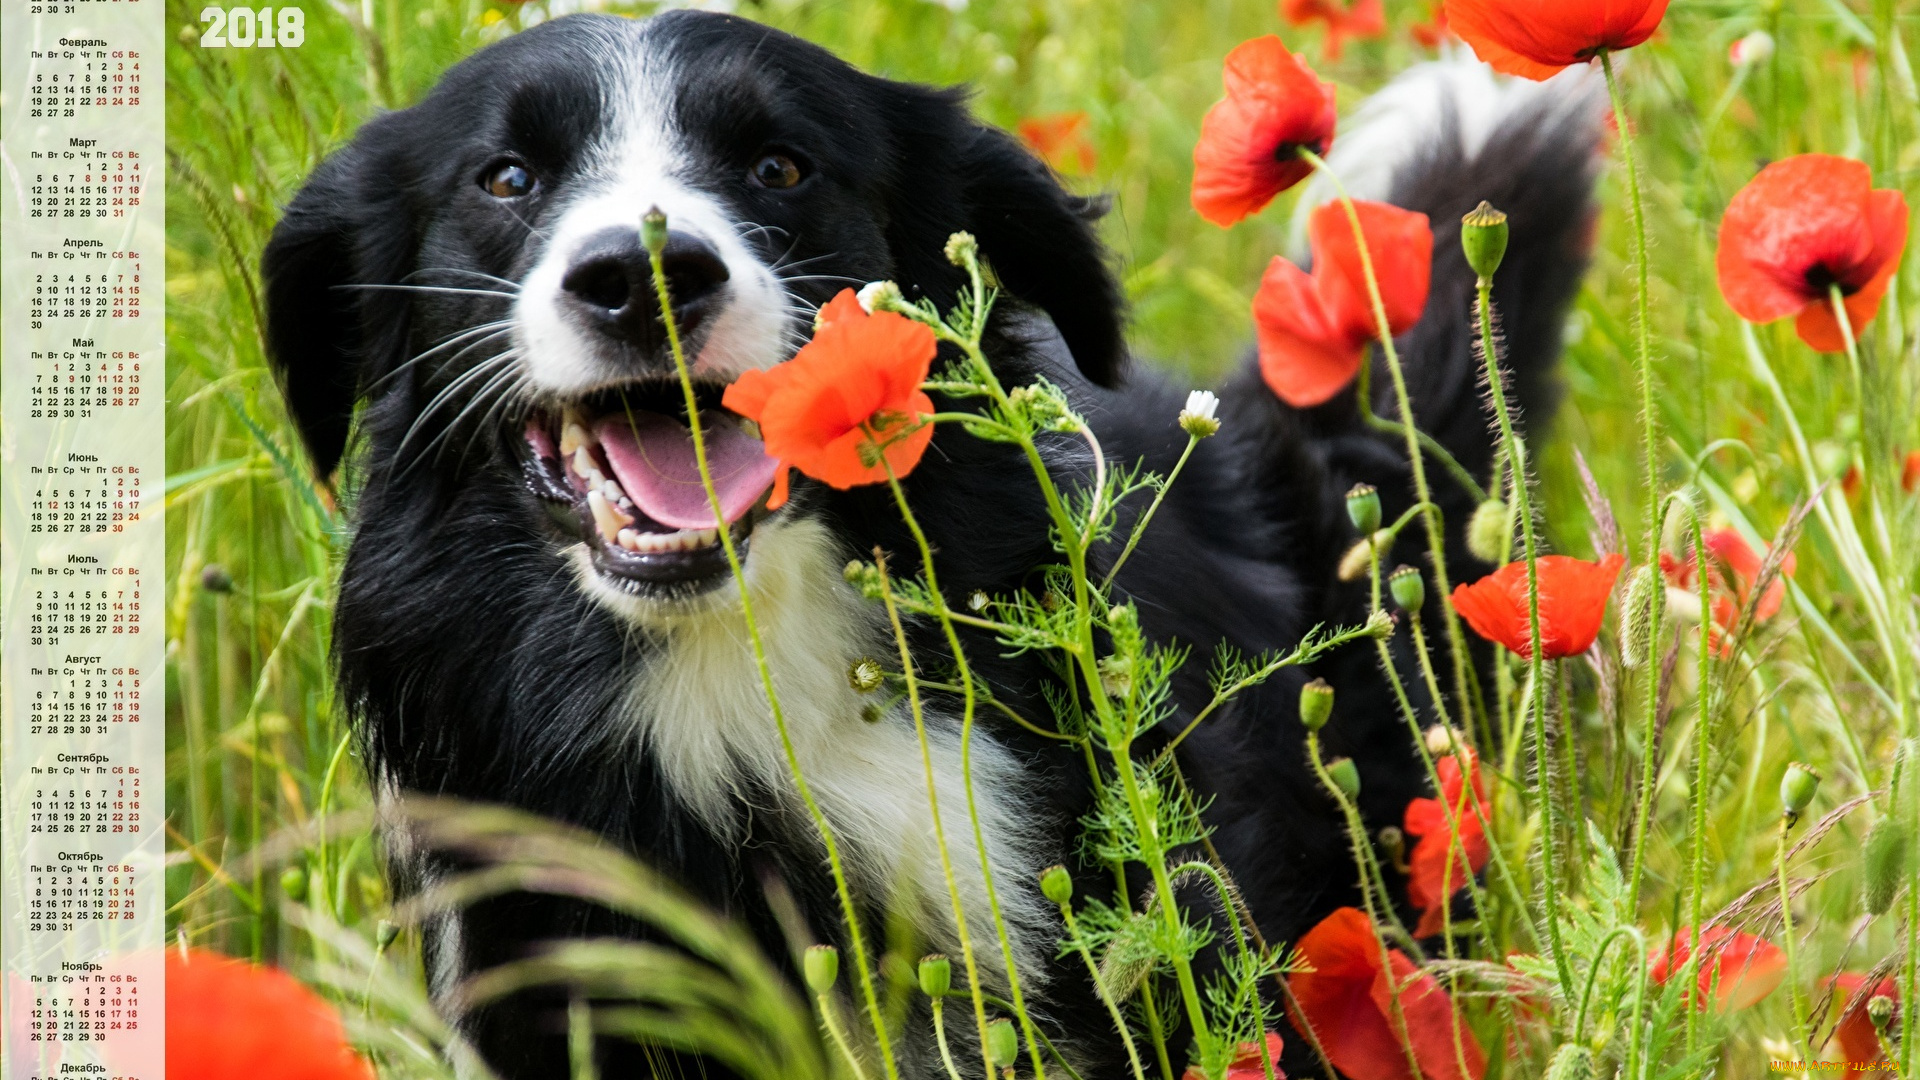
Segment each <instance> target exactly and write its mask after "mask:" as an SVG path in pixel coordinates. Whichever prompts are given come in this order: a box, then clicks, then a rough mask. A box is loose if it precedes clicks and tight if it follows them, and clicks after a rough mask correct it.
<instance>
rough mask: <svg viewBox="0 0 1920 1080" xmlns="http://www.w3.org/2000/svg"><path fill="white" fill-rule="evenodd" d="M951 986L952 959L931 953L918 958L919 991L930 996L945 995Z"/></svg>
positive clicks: (940, 996)
mask: <svg viewBox="0 0 1920 1080" xmlns="http://www.w3.org/2000/svg"><path fill="white" fill-rule="evenodd" d="M952 988H953V961H951V960H949V959H947V958H946V957H944V956H942V955H940V954H939V953H932V954H930V955H928V956H923V957H921V958H920V992H921V993H923V994H925V995H927V996H928V997H930V998H942V997H946V996H947V991H948V990H950V989H952Z"/></svg>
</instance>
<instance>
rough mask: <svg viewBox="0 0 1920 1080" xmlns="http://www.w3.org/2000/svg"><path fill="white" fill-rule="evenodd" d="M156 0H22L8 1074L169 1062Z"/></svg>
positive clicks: (138, 1072) (6, 921) (0, 102)
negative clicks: (165, 1032)
mask: <svg viewBox="0 0 1920 1080" xmlns="http://www.w3.org/2000/svg"><path fill="white" fill-rule="evenodd" d="M164 23H165V18H164V6H163V5H162V4H161V3H160V2H159V0H59V2H40V0H8V2H7V3H6V4H5V5H0V39H3V40H0V135H3V136H4V140H3V142H0V153H4V155H5V161H4V165H5V168H4V169H3V170H0V204H4V209H0V214H3V215H4V239H3V242H0V305H3V308H4V310H0V316H3V317H0V362H3V363H4V386H3V387H0V411H4V414H5V415H4V420H5V426H4V432H5V438H4V440H0V473H3V474H4V475H3V478H0V600H3V601H4V604H3V607H0V618H4V623H5V625H4V627H3V628H0V629H3V630H4V642H5V655H4V679H0V683H3V684H4V685H3V686H0V695H3V698H0V701H3V703H4V713H3V719H4V723H3V724H0V764H3V765H4V778H3V779H4V788H3V789H0V802H3V805H0V813H4V818H5V821H4V829H0V837H3V842H4V845H5V846H4V851H0V964H4V968H5V971H4V978H0V1016H4V1017H5V1024H6V1028H5V1033H6V1039H7V1042H6V1045H5V1049H4V1052H0V1077H3V1078H4V1080H54V1078H56V1077H75V1076H86V1077H100V1078H107V1080H161V1078H162V1077H163V1076H164V1069H165V1062H164V1047H163V1036H162V1026H163V1025H162V1023H161V1018H162V1017H164V1015H165V999H164V993H165V987H164V979H163V971H164V964H163V962H162V959H163V956H164V953H163V947H164V941H163V932H164V926H165V923H164V917H165V912H164V908H165V906H166V905H165V901H164V889H163V883H162V870H163V858H162V856H163V852H164V835H163V834H164V828H163V823H164V821H165V817H166V814H165V807H164V806H163V805H162V803H163V793H164V790H165V787H164V782H163V780H164V769H165V741H164V739H165V737H164V726H165V721H164V708H163V701H162V685H163V682H164V680H163V679H162V678H161V677H160V673H161V672H162V670H163V665H164V662H165V655H164V644H163V639H162V635H163V633H164V630H163V627H162V626H161V622H162V621H163V620H161V619H160V617H159V610H160V607H162V606H164V605H162V604H160V603H159V596H160V593H161V592H163V591H164V589H163V575H164V573H165V566H164V561H163V560H164V555H165V533H164V523H163V519H162V511H163V505H164V504H163V500H164V484H163V480H164V477H165V472H166V458H165V438H166V431H165V415H164V411H163V409H164V402H163V400H162V396H163V395H162V391H163V389H164V372H165V369H166V359H165V330H164V324H165V313H164V309H163V299H164V297H163V289H162V288H161V279H160V277H158V276H156V275H160V274H161V273H162V272H163V268H162V265H161V262H162V253H163V252H164V251H165V233H164V220H165V198H164V189H163V181H164V171H165V163H166V146H165V134H166V131H165V128H166V125H165V105H164V80H163V76H162V71H161V69H160V67H159V66H158V65H159V63H160V58H161V56H162V49H163V45H164V42H165V36H164V35H165V34H166V27H165V25H164Z"/></svg>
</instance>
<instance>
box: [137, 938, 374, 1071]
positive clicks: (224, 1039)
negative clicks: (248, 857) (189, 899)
mask: <svg viewBox="0 0 1920 1080" xmlns="http://www.w3.org/2000/svg"><path fill="white" fill-rule="evenodd" d="M167 1075H168V1076H170V1077H173V1078H174V1080H374V1073H373V1068H372V1067H371V1066H369V1065H368V1064H367V1062H366V1059H364V1058H362V1057H360V1056H359V1055H358V1054H355V1053H354V1052H353V1048H352V1047H350V1046H348V1045H347V1035H346V1029H345V1028H343V1027H342V1026H341V1024H340V1017H339V1015H338V1014H336V1013H335V1012H334V1010H333V1006H331V1005H329V1004H327V1002H326V1001H324V1000H323V999H321V998H320V996H319V995H317V994H315V993H314V992H313V991H311V990H309V989H307V988H306V987H305V986H303V985H301V983H300V982H299V981H298V980H296V979H294V977H293V976H291V975H288V974H287V973H286V972H284V971H280V970H279V969H277V968H270V967H255V966H254V965H252V964H248V963H245V962H242V961H239V960H232V959H229V958H227V957H225V956H221V955H219V954H218V953H211V952H202V951H200V950H197V949H196V950H193V951H190V952H188V953H187V955H186V956H185V957H182V956H181V955H180V954H179V953H178V952H176V951H174V950H168V952H167Z"/></svg>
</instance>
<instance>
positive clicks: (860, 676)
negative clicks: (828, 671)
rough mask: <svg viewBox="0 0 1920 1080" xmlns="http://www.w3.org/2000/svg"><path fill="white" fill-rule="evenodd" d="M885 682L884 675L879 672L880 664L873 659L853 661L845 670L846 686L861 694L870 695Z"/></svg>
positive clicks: (882, 672)
mask: <svg viewBox="0 0 1920 1080" xmlns="http://www.w3.org/2000/svg"><path fill="white" fill-rule="evenodd" d="M885 680H886V673H885V672H884V671H881V670H880V662H879V661H877V660H873V659H870V658H869V659H862V660H855V661H854V662H853V666H852V667H850V668H848V669H847V685H848V686H851V687H853V688H854V689H855V690H858V691H860V692H861V693H863V694H871V693H873V692H874V691H875V690H878V689H880V684H881V683H882V682H884V681H885Z"/></svg>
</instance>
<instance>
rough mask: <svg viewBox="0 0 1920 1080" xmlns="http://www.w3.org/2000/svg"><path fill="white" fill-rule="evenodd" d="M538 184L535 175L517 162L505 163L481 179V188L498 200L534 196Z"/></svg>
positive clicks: (489, 170) (496, 166)
mask: <svg viewBox="0 0 1920 1080" xmlns="http://www.w3.org/2000/svg"><path fill="white" fill-rule="evenodd" d="M536 183H537V181H535V180H534V177H533V174H532V173H530V172H528V171H527V168H526V166H524V165H522V164H520V163H519V162H517V161H503V162H501V163H500V164H498V165H495V166H493V167H492V168H490V169H488V170H487V173H486V175H485V176H482V177H481V178H480V186H481V188H483V189H484V190H485V191H486V193H487V194H489V195H491V196H493V197H494V198H496V199H517V198H519V197H520V196H522V195H529V194H532V193H533V188H534V185H535V184H536Z"/></svg>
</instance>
